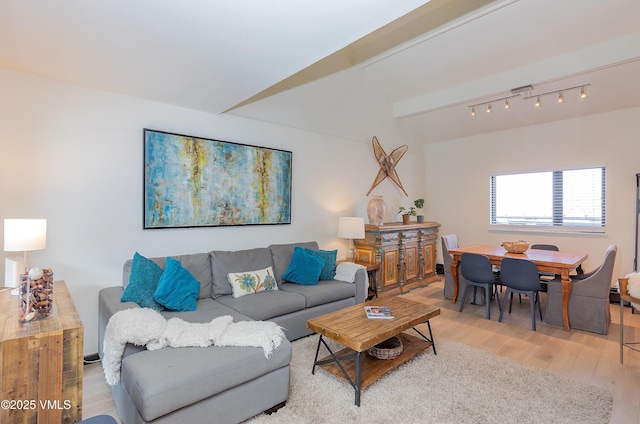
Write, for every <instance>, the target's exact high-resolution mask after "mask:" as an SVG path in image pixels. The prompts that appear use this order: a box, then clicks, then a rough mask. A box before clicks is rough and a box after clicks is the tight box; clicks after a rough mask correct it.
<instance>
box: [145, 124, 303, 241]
mask: <svg viewBox="0 0 640 424" xmlns="http://www.w3.org/2000/svg"><path fill="white" fill-rule="evenodd" d="M291 159H292V153H291V152H289V151H285V150H278V149H271V148H265V147H257V146H250V145H245V144H238V143H232V142H227V141H220V140H211V139H206V138H199V137H191V136H186V135H179V134H172V133H167V132H162V131H154V130H148V129H145V130H144V228H145V229H151V228H186V227H209V226H225V225H259V224H290V223H291Z"/></svg>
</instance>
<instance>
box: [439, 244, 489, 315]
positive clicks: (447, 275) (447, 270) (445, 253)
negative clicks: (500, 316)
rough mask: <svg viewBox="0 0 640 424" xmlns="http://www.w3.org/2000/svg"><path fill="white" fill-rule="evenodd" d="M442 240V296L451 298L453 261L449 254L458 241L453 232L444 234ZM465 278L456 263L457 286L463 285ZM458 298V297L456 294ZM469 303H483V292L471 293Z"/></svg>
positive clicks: (456, 246)
mask: <svg viewBox="0 0 640 424" xmlns="http://www.w3.org/2000/svg"><path fill="white" fill-rule="evenodd" d="M440 239H441V240H442V260H443V262H444V298H445V299H451V298H452V297H453V275H452V274H451V262H453V257H452V256H451V254H449V250H450V249H456V248H458V247H460V244H459V243H458V236H457V235H455V234H446V235H443V236H442V237H441V238H440ZM464 284H465V278H464V277H463V276H462V273H461V272H460V265H458V287H464ZM458 299H460V297H459V296H458ZM469 301H470V303H472V304H476V305H483V304H484V293H482V292H481V293H479V294H477V296H476V293H474V295H473V299H470V300H469Z"/></svg>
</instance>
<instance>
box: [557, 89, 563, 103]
mask: <svg viewBox="0 0 640 424" xmlns="http://www.w3.org/2000/svg"><path fill="white" fill-rule="evenodd" d="M558 103H564V96H563V95H562V91H561V92H560V94H558Z"/></svg>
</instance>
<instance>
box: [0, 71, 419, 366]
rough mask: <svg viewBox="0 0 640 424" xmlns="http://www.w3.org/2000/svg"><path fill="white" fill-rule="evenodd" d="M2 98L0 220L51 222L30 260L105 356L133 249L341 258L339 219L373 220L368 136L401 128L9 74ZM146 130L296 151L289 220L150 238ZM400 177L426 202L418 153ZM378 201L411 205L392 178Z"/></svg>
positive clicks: (91, 346)
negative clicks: (309, 119) (288, 251)
mask: <svg viewBox="0 0 640 424" xmlns="http://www.w3.org/2000/svg"><path fill="white" fill-rule="evenodd" d="M0 93H2V95H1V96H0V152H1V154H0V194H1V197H0V199H1V200H0V202H1V203H0V204H1V206H0V216H1V217H2V218H46V219H47V220H48V222H47V223H48V231H47V233H48V234H47V248H46V249H45V250H42V251H38V252H31V253H30V254H29V258H30V264H31V265H32V266H39V267H51V268H53V270H54V273H55V277H56V279H62V280H65V281H66V282H67V284H68V286H69V288H70V291H71V294H72V297H73V299H74V302H75V304H76V307H77V309H78V311H79V313H80V317H81V319H82V321H83V324H84V326H85V354H91V353H95V352H96V351H97V304H98V302H97V297H98V291H99V290H100V289H101V288H103V287H109V286H113V285H119V284H120V283H121V275H122V264H123V263H124V261H125V260H126V259H128V258H130V257H132V255H133V253H134V252H136V251H138V252H140V253H141V254H143V255H145V256H165V255H175V254H183V253H195V252H205V251H209V250H237V249H244V248H252V247H260V246H267V245H269V244H271V243H287V242H295V241H306V240H317V241H318V242H319V243H320V246H321V248H325V249H335V248H338V249H340V251H339V256H340V257H344V256H345V253H346V243H345V241H344V240H340V239H337V238H336V236H335V233H336V228H337V220H338V217H339V216H344V215H349V216H362V217H366V203H367V201H368V198H367V197H366V196H365V194H366V192H367V191H368V190H369V187H370V186H371V183H372V181H373V179H374V177H375V175H376V173H377V172H378V169H379V168H378V165H377V162H376V161H375V158H374V156H373V153H372V151H371V146H370V140H371V136H373V135H374V134H379V132H378V131H382V130H385V129H384V128H383V127H385V126H389V125H392V123H390V122H389V123H380V125H381V127H380V128H371V134H370V135H369V136H368V137H367V139H366V140H356V141H353V140H351V141H350V140H345V139H339V138H334V137H329V136H325V135H319V134H316V133H312V132H307V131H302V130H296V129H291V128H286V127H282V126H277V125H272V124H267V123H264V122H258V121H255V120H250V119H247V118H242V117H233V116H217V115H211V114H206V113H201V112H197V111H193V110H187V109H183V108H179V107H173V106H168V105H164V104H159V103H153V102H148V101H144V100H140V99H135V98H131V97H125V96H121V95H117V94H112V93H106V92H101V91H95V90H91V89H86V88H82V87H78V86H73V85H68V84H64V83H59V82H54V81H50V80H46V79H41V78H36V77H31V76H27V75H22V74H16V73H12V72H8V71H2V70H0ZM143 128H151V129H157V130H164V131H170V132H175V133H180V134H187V135H194V136H201V137H208V138H215V139H221V140H229V141H235V142H240V143H247V144H253V145H260V146H267V147H274V148H280V149H286V150H291V151H293V193H292V224H291V225H276V226H246V227H218V228H194V229H174V230H142V153H143V152H142V129H143ZM399 144H402V143H400V142H398V143H397V145H399ZM393 147H395V146H393ZM416 153H417V154H416ZM398 171H399V174H400V178H401V179H402V181H403V183H404V185H405V188H406V189H407V191H408V193H409V196H410V198H411V199H414V198H418V197H424V196H425V187H424V181H425V175H424V161H423V158H422V156H421V152H409V153H407V155H405V157H404V158H403V159H402V161H401V162H400V164H399V165H398ZM372 194H378V195H383V196H384V197H385V200H386V201H387V204H388V211H387V220H393V219H394V218H395V216H394V215H393V214H394V212H395V209H396V208H397V206H398V205H399V204H400V203H401V202H403V203H406V200H407V199H406V198H404V195H402V194H401V193H400V191H399V190H398V189H397V188H395V186H393V185H392V184H391V183H390V182H389V181H385V182H383V183H382V184H381V185H380V186H379V187H378V188H377V189H376V190H375V191H374V192H373V193H372ZM0 231H2V230H1V229H0ZM4 255H5V256H15V255H16V254H15V253H9V252H5V253H4ZM19 255H20V254H18V256H19ZM0 267H2V268H3V267H4V260H2V262H1V265H0ZM2 268H0V269H2ZM0 275H4V272H3V273H2V274H0ZM16 309H17V306H16ZM16 319H17V312H16Z"/></svg>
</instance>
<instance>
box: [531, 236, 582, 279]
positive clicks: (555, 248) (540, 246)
mask: <svg viewBox="0 0 640 424" xmlns="http://www.w3.org/2000/svg"><path fill="white" fill-rule="evenodd" d="M530 249H538V250H553V251H554V252H559V251H560V249H559V248H558V246H556V245H555V244H533V245H531V247H530ZM576 274H584V271H583V270H582V264H580V265H578V267H577V268H576ZM540 275H549V276H550V275H553V274H549V273H544V272H543V273H540ZM554 278H555V276H554ZM549 279H550V280H551V279H553V278H549ZM543 282H544V280H543Z"/></svg>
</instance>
